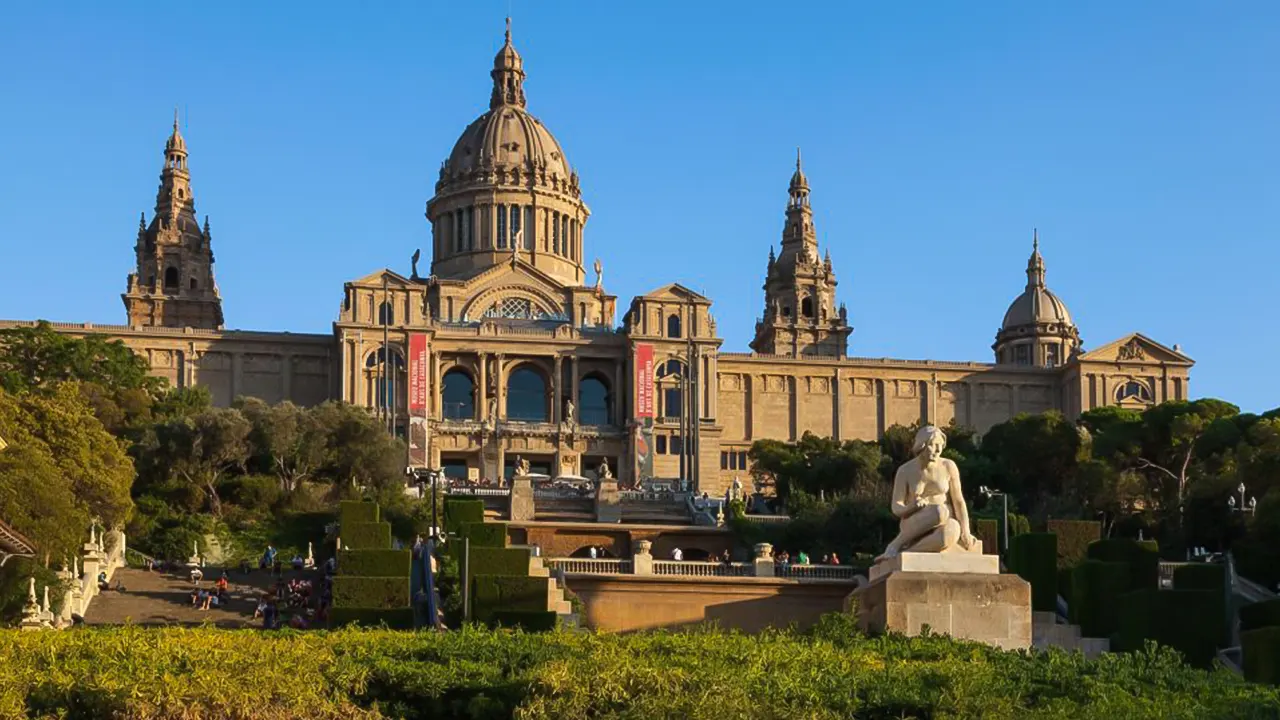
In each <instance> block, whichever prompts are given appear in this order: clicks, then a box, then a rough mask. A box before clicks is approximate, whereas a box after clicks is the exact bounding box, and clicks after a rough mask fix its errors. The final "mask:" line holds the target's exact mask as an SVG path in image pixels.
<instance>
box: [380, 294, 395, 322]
mask: <svg viewBox="0 0 1280 720" xmlns="http://www.w3.org/2000/svg"><path fill="white" fill-rule="evenodd" d="M378 324H379V325H395V324H396V311H395V308H392V307H391V303H389V302H387V301H386V300H383V301H382V304H381V305H379V306H378Z"/></svg>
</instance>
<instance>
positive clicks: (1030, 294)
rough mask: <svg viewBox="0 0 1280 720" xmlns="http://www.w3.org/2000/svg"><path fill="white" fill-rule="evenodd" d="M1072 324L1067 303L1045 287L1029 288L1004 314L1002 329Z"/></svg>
mask: <svg viewBox="0 0 1280 720" xmlns="http://www.w3.org/2000/svg"><path fill="white" fill-rule="evenodd" d="M1042 324H1048V325H1071V324H1072V322H1071V313H1069V312H1067V305H1066V303H1064V302H1062V299H1061V298H1059V297H1058V296H1057V295H1054V294H1053V291H1051V290H1049V289H1048V288H1044V287H1036V288H1028V289H1027V290H1026V291H1024V292H1023V293H1022V294H1021V295H1019V296H1018V297H1017V298H1016V299H1015V300H1014V301H1013V303H1012V304H1011V305H1009V309H1008V311H1006V312H1005V314H1004V322H1002V323H1001V324H1000V327H1001V329H1002V330H1008V329H1011V328H1015V327H1019V326H1022V325H1042Z"/></svg>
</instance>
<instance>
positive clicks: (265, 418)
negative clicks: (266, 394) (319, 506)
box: [237, 398, 328, 493]
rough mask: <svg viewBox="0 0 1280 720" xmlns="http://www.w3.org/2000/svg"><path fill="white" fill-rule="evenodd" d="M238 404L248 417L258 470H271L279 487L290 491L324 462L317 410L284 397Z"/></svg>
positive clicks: (322, 432) (322, 430)
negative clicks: (273, 402) (276, 401)
mask: <svg viewBox="0 0 1280 720" xmlns="http://www.w3.org/2000/svg"><path fill="white" fill-rule="evenodd" d="M237 407H238V409H239V410H240V412H241V413H243V415H244V417H245V419H246V420H248V421H249V424H250V426H251V427H252V430H251V431H250V434H249V441H250V443H251V444H252V446H253V455H254V460H255V464H256V465H257V467H258V470H259V471H261V472H264V473H271V474H273V475H275V476H276V478H277V479H278V480H279V482H280V491H281V492H284V493H292V492H293V491H294V490H296V489H297V488H298V486H299V484H300V483H302V482H303V481H304V480H307V479H308V478H310V477H311V475H312V474H313V473H314V472H315V471H316V469H317V468H318V467H319V466H320V465H321V463H323V462H324V458H325V449H326V441H327V440H328V438H327V437H326V435H327V433H326V432H325V428H323V427H322V426H321V424H320V422H319V421H318V420H317V418H316V413H314V412H312V411H309V410H305V409H303V408H300V407H298V406H297V405H294V404H293V403H291V402H288V401H285V402H282V403H279V404H277V405H267V404H266V403H265V402H263V401H261V400H258V399H257V398H247V399H241V400H240V401H238V402H237Z"/></svg>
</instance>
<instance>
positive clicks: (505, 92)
mask: <svg viewBox="0 0 1280 720" xmlns="http://www.w3.org/2000/svg"><path fill="white" fill-rule="evenodd" d="M489 75H490V77H492V78H493V94H491V95H490V96H489V107H490V108H493V109H496V108H499V107H501V106H503V105H515V106H516V107H521V108H522V107H524V61H523V60H521V59H520V53H518V52H516V48H515V45H512V44H511V18H510V17H507V31H506V35H505V41H504V42H503V44H502V49H501V50H499V51H498V54H497V56H496V57H494V58H493V70H492V71H491V72H490V73H489Z"/></svg>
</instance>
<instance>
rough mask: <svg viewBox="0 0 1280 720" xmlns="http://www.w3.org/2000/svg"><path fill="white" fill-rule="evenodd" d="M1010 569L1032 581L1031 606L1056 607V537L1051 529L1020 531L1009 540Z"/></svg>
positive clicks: (1047, 609)
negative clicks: (1033, 531)
mask: <svg viewBox="0 0 1280 720" xmlns="http://www.w3.org/2000/svg"><path fill="white" fill-rule="evenodd" d="M1008 564H1009V569H1010V570H1012V571H1013V572H1015V573H1017V574H1018V575H1019V576H1020V577H1021V578H1022V579H1023V580H1026V581H1027V582H1029V583H1031V609H1032V610H1037V611H1041V612H1053V611H1055V610H1056V609H1057V608H1058V537H1057V536H1056V535H1054V534H1053V533H1023V534H1021V535H1015V536H1013V537H1012V538H1010V540H1009V555H1008Z"/></svg>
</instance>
